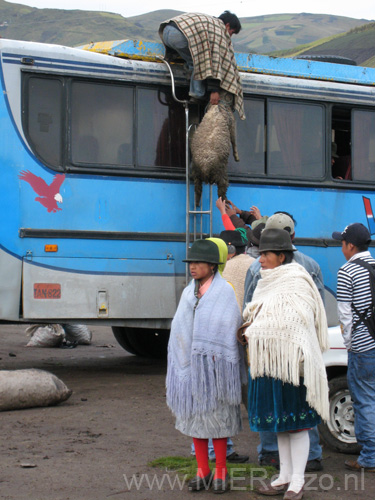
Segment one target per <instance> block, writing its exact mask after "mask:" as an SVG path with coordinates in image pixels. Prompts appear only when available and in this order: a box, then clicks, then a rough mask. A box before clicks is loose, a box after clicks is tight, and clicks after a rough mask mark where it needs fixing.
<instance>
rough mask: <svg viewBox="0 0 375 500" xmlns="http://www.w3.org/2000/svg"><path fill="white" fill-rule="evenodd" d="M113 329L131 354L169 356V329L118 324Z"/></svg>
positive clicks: (121, 343)
mask: <svg viewBox="0 0 375 500" xmlns="http://www.w3.org/2000/svg"><path fill="white" fill-rule="evenodd" d="M112 331H113V335H114V336H115V339H116V340H117V342H118V343H119V344H120V346H121V347H123V348H124V349H125V350H126V351H128V352H130V354H135V355H137V356H142V357H144V358H158V359H164V358H166V356H167V347H168V340H169V330H163V329H151V328H127V327H117V326H116V327H112Z"/></svg>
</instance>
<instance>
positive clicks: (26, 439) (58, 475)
mask: <svg viewBox="0 0 375 500" xmlns="http://www.w3.org/2000/svg"><path fill="white" fill-rule="evenodd" d="M24 331H25V327H24V326H13V325H5V326H4V325H0V363H1V364H0V366H1V369H12V370H13V369H21V368H42V369H44V370H48V371H50V372H52V373H54V374H55V375H57V376H58V377H60V378H61V379H62V380H63V381H64V382H65V383H66V384H67V385H68V387H70V388H71V389H72V390H73V394H72V396H71V397H70V399H69V400H68V401H66V402H65V403H62V404H61V405H60V406H55V407H49V408H33V409H27V410H17V411H6V412H2V413H1V415H0V419H1V430H2V433H1V435H2V440H1V460H0V498H1V499H6V500H8V499H9V500H10V499H12V500H24V499H25V500H26V499H27V500H105V499H114V500H117V499H118V500H120V499H131V500H133V499H134V500H151V499H159V498H160V499H166V500H172V499H173V500H182V499H185V498H186V499H188V498H191V495H197V496H200V497H202V496H205V497H206V498H212V497H213V496H214V495H213V493H211V492H200V493H189V492H188V491H187V489H186V486H183V485H181V487H180V486H179V484H178V483H176V482H175V481H176V473H175V472H170V473H168V471H163V470H160V469H154V468H151V467H149V466H148V465H147V464H148V463H149V462H150V461H151V460H154V459H156V458H159V457H162V456H168V455H179V456H186V455H188V454H189V452H190V439H189V438H187V437H185V436H183V435H181V434H180V433H179V432H177V431H176V430H175V429H174V421H173V418H172V416H171V415H170V413H169V411H168V409H167V407H166V404H165V390H164V381H165V373H166V364H165V362H164V361H154V360H149V359H142V358H137V357H136V356H132V355H129V354H127V353H126V352H125V351H124V350H123V349H122V348H121V347H120V346H119V345H118V344H117V342H116V341H115V339H114V337H113V336H112V332H111V329H110V328H107V327H94V328H92V331H93V343H92V345H91V346H78V347H77V348H75V349H59V348H27V347H25V344H26V343H27V337H26V335H25V333H24ZM243 417H244V430H243V432H242V433H241V434H240V435H238V436H236V437H235V438H234V443H235V448H236V451H238V452H239V453H247V454H249V455H250V461H251V462H253V463H256V461H257V460H256V459H257V453H256V445H257V443H258V437H257V434H254V433H251V432H250V430H249V427H248V424H247V420H246V412H245V410H244V411H243ZM347 458H355V457H350V456H348V455H340V454H338V453H335V452H332V451H331V450H329V449H324V462H323V463H324V470H323V471H322V472H321V473H319V474H318V475H316V474H315V475H310V476H309V477H308V481H309V484H308V486H307V491H306V493H305V496H304V498H306V499H307V500H309V499H310V500H315V499H324V500H331V499H332V500H336V499H349V498H350V499H357V498H358V499H371V500H373V499H374V498H375V474H372V475H371V474H369V473H367V474H365V475H364V474H362V475H361V474H359V473H349V471H346V470H345V469H344V466H343V463H344V460H345V459H347ZM25 465H28V466H25ZM250 482H251V479H250V480H249V479H247V480H246V481H241V480H239V481H236V483H235V484H234V488H236V489H233V490H232V491H231V492H228V493H226V494H225V495H226V498H232V499H233V500H235V499H238V500H244V499H249V500H253V499H254V500H255V499H257V498H265V497H259V496H258V495H257V494H256V493H253V492H249V491H245V490H244V489H245V488H246V487H248V486H249V485H250ZM256 484H259V483H257V479H255V478H254V479H253V485H254V486H256ZM279 498H280V497H279Z"/></svg>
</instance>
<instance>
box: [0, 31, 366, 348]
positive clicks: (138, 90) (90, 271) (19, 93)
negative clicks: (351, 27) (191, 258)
mask: <svg viewBox="0 0 375 500" xmlns="http://www.w3.org/2000/svg"><path fill="white" fill-rule="evenodd" d="M85 49H87V50H82V49H81V48H80V49H73V48H68V47H61V46H54V45H46V44H38V43H29V42H20V41H12V40H5V39H2V40H0V54H1V83H2V90H3V94H2V98H1V99H0V119H1V132H2V133H1V148H0V157H1V177H2V186H3V188H2V189H1V197H0V204H1V212H2V213H3V221H2V224H1V229H0V231H1V240H0V243H1V246H0V320H5V321H20V322H38V321H41V322H47V321H48V322H52V321H53V322H58V321H61V322H69V321H77V320H79V321H85V322H94V321H99V322H100V321H101V322H105V323H106V324H111V325H113V326H114V327H115V328H116V337H117V338H118V339H120V341H121V342H122V345H123V346H124V347H126V346H128V347H129V349H130V350H133V351H134V352H138V353H140V354H142V353H146V354H150V353H152V352H153V350H154V349H155V348H156V347H157V344H159V343H163V342H164V345H165V339H166V338H167V332H168V328H169V325H170V321H171V318H172V317H173V314H174V311H175V309H176V304H177V302H178V298H179V295H180V293H181V290H182V289H183V287H184V285H185V265H184V264H183V263H182V259H183V258H184V256H185V239H186V235H185V230H186V180H185V139H186V137H185V114H184V107H183V106H182V105H181V104H179V103H178V102H176V101H175V100H174V99H173V97H172V93H171V79H170V75H169V72H168V69H167V68H166V67H165V65H164V64H162V63H161V62H160V61H158V60H157V59H155V55H156V54H158V53H159V54H160V53H162V51H163V50H162V46H161V45H158V44H144V43H142V42H136V41H131V42H121V41H120V42H107V43H104V44H91V45H89V46H86V47H85ZM99 52H103V53H99ZM111 54H112V55H111ZM114 56H120V57H114ZM121 56H122V57H121ZM237 62H238V65H239V68H240V70H241V76H242V81H243V89H244V95H245V110H246V115H247V119H246V121H244V122H241V121H238V132H237V135H238V147H239V153H240V158H241V161H240V162H239V163H236V162H234V161H233V159H231V161H230V163H229V167H228V168H229V175H230V188H229V191H228V197H229V199H231V200H233V201H234V202H235V203H236V205H237V206H239V207H241V208H247V207H249V206H250V205H257V206H258V207H259V208H260V210H261V212H262V214H269V215H270V214H272V213H274V212H275V211H277V210H285V211H288V212H290V213H291V214H293V216H294V217H295V219H296V220H297V227H296V235H297V239H296V245H297V246H299V247H300V248H301V250H302V251H304V252H305V253H307V254H309V255H311V256H312V257H313V258H314V259H316V260H317V261H318V262H319V264H320V266H321V268H322V270H323V275H324V280H325V285H326V288H327V290H328V291H330V292H331V294H332V296H334V293H335V288H336V286H335V283H336V273H337V269H338V267H339V266H340V265H341V264H342V263H343V256H342V255H341V252H340V249H339V248H338V247H337V243H336V242H334V241H333V240H332V239H331V233H332V231H333V230H338V229H342V228H344V227H345V225H346V224H348V223H350V222H354V221H359V222H363V223H365V224H367V223H368V224H369V227H370V230H371V232H372V233H374V232H375V228H374V219H373V215H372V208H371V203H372V201H373V199H374V195H373V193H374V189H375V182H374V172H375V107H374V104H375V102H374V97H375V86H374V85H375V70H374V69H370V68H359V67H355V66H346V65H338V64H331V63H324V62H312V61H305V60H291V59H276V58H269V57H266V56H254V55H253V56H251V55H246V54H237ZM173 66H174V67H173V72H174V76H175V82H176V94H178V96H179V97H180V98H181V99H184V98H186V96H187V84H188V75H186V74H185V73H184V69H183V67H182V65H179V64H175V65H173ZM202 112H203V110H199V109H197V108H196V107H195V108H193V109H192V110H190V115H189V116H190V119H191V121H192V122H195V123H197V122H198V121H199V119H200V117H201V115H202ZM332 143H335V144H336V145H337V155H338V156H339V158H338V159H336V163H335V165H334V167H332V164H331V154H332V153H331V148H332V146H331V145H332ZM190 189H191V190H192V186H190ZM208 196H209V190H208V187H207V186H206V190H205V191H204V203H206V204H207V203H208ZM212 225H213V226H212V227H213V233H214V234H216V233H219V232H220V231H221V229H222V227H221V219H220V216H219V214H218V213H215V212H214V213H213V217H212ZM203 232H204V233H209V222H208V219H206V220H204V221H203ZM333 309H334V307H333V308H332V310H333ZM332 321H333V322H334V321H335V320H334V319H332ZM150 333H152V334H153V335H148V334H150ZM151 337H153V340H150V338H151ZM131 346H132V347H131Z"/></svg>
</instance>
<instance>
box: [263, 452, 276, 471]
mask: <svg viewBox="0 0 375 500" xmlns="http://www.w3.org/2000/svg"><path fill="white" fill-rule="evenodd" d="M259 465H268V466H271V467H275V469H279V468H280V459H279V454H278V453H277V452H276V453H264V454H263V456H262V458H260V459H259Z"/></svg>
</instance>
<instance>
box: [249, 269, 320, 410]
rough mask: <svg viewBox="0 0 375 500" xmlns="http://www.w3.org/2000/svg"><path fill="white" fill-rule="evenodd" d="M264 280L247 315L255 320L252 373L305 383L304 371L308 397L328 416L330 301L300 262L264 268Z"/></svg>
mask: <svg viewBox="0 0 375 500" xmlns="http://www.w3.org/2000/svg"><path fill="white" fill-rule="evenodd" d="M261 276H262V279H261V280H259V282H258V285H257V287H256V289H255V292H254V295H253V300H252V302H250V303H249V304H247V306H246V308H245V310H244V313H243V316H244V320H245V321H246V322H250V323H251V324H250V326H249V327H248V328H247V330H246V332H245V335H246V337H247V339H248V343H249V363H250V372H251V377H252V378H253V379H254V378H256V377H263V376H269V377H273V378H277V379H280V380H282V381H283V382H289V383H292V384H293V385H295V386H298V385H299V384H300V365H302V368H303V372H304V385H305V386H306V400H307V402H308V403H309V405H310V406H311V407H313V408H315V410H316V411H317V412H318V413H319V415H320V416H321V417H322V418H323V419H324V420H327V419H328V417H329V403H328V382H327V375H326V370H325V366H324V362H323V357H322V352H323V351H326V350H327V349H328V348H329V345H328V326H327V318H326V315H325V310H324V305H323V302H322V299H321V297H320V295H319V292H318V289H317V288H316V286H315V284H314V282H313V280H312V278H311V277H310V275H309V274H308V273H307V271H306V270H305V269H304V268H303V267H302V266H300V265H299V264H296V263H292V264H286V265H282V266H279V267H276V268H274V269H266V270H263V271H261Z"/></svg>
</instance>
